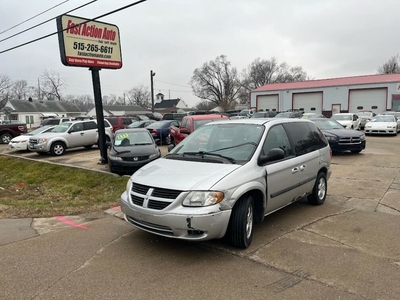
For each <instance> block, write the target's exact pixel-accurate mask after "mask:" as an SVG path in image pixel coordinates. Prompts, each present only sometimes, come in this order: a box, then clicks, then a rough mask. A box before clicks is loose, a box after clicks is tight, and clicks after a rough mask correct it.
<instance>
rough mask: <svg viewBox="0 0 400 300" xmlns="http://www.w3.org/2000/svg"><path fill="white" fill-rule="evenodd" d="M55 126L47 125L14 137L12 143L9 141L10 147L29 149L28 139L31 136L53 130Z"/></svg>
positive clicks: (21, 149) (22, 149)
mask: <svg viewBox="0 0 400 300" xmlns="http://www.w3.org/2000/svg"><path fill="white" fill-rule="evenodd" d="M54 127H55V126H54V125H45V126H42V127H39V128H36V129H35V130H32V131H30V132H27V133H23V134H21V135H19V136H16V137H15V138H13V139H12V140H11V141H10V143H8V147H9V148H10V149H14V150H19V151H27V150H28V141H29V138H30V137H31V136H37V135H40V134H42V133H46V132H49V131H51V130H52V129H53V128H54Z"/></svg>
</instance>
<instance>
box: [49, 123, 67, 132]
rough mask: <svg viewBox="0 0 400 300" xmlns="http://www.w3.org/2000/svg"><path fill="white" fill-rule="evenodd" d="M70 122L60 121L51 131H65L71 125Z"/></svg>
mask: <svg viewBox="0 0 400 300" xmlns="http://www.w3.org/2000/svg"><path fill="white" fill-rule="evenodd" d="M71 124H72V123H68V122H64V123H61V124H60V125H58V126H56V127H54V129H53V130H52V131H51V132H59V133H60V132H67V131H68V128H69V127H70V126H71Z"/></svg>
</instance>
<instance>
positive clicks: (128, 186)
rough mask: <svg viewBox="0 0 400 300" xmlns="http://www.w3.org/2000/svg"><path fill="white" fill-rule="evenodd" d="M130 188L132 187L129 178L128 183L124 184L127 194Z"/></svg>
mask: <svg viewBox="0 0 400 300" xmlns="http://www.w3.org/2000/svg"><path fill="white" fill-rule="evenodd" d="M131 186H132V179H131V178H129V179H128V182H127V183H126V188H125V190H126V191H127V192H129V191H130V190H131Z"/></svg>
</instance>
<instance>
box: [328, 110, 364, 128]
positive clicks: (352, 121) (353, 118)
mask: <svg viewBox="0 0 400 300" xmlns="http://www.w3.org/2000/svg"><path fill="white" fill-rule="evenodd" d="M332 119H334V120H336V121H338V122H339V123H340V124H341V125H342V126H343V127H344V128H347V129H355V130H359V129H360V124H361V121H360V118H359V117H358V116H357V115H356V114H353V113H338V114H334V115H333V116H332Z"/></svg>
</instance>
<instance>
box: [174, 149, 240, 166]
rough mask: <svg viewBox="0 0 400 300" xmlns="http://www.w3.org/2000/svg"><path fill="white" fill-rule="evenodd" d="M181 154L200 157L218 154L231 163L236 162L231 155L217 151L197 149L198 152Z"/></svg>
mask: <svg viewBox="0 0 400 300" xmlns="http://www.w3.org/2000/svg"><path fill="white" fill-rule="evenodd" d="M182 154H183V156H185V155H200V156H201V158H204V155H210V156H218V157H221V158H224V159H226V160H229V161H230V162H231V163H233V164H236V160H235V159H234V158H233V157H229V156H224V155H221V154H217V153H212V152H207V151H199V152H183V153H182Z"/></svg>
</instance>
